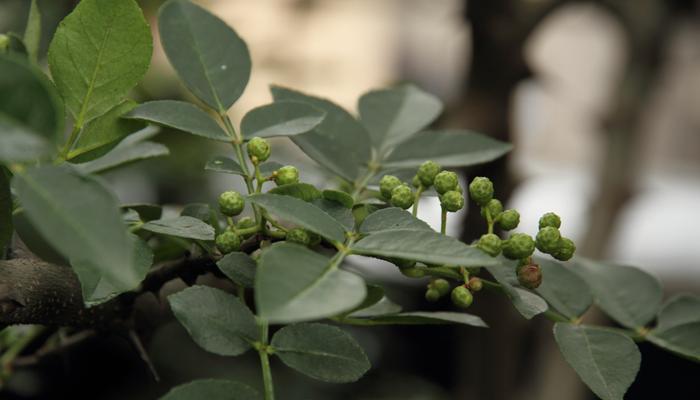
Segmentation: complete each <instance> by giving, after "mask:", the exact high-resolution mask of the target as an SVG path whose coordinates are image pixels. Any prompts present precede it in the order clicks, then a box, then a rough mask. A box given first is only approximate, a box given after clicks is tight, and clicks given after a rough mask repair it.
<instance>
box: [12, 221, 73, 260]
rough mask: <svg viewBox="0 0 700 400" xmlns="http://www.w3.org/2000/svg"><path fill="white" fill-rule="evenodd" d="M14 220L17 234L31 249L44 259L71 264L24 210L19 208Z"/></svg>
mask: <svg viewBox="0 0 700 400" xmlns="http://www.w3.org/2000/svg"><path fill="white" fill-rule="evenodd" d="M12 222H13V225H14V228H15V232H16V233H17V236H18V237H19V238H20V239H21V240H22V243H24V244H25V245H26V246H27V248H28V249H29V251H31V252H32V254H35V255H36V256H38V257H39V258H41V259H42V260H44V261H46V262H49V263H52V264H58V265H69V264H70V263H69V262H68V260H67V259H66V257H64V256H63V255H61V253H60V252H59V251H58V250H56V248H55V247H54V246H52V245H51V244H50V243H49V242H48V240H46V239H45V238H44V236H42V234H41V233H39V231H37V228H35V227H34V225H32V223H31V222H30V221H29V218H28V217H27V214H26V213H25V212H24V211H23V210H21V209H20V210H19V211H18V212H17V213H15V214H14V215H13V216H12Z"/></svg>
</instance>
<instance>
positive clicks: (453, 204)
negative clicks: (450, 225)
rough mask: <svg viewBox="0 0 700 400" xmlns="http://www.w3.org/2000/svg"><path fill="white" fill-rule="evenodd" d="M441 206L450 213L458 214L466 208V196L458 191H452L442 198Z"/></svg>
mask: <svg viewBox="0 0 700 400" xmlns="http://www.w3.org/2000/svg"><path fill="white" fill-rule="evenodd" d="M440 204H441V205H442V208H444V209H445V210H447V211H449V212H457V211H459V210H461V209H462V208H464V196H462V193H460V192H458V191H456V190H450V191H447V192H445V194H443V195H442V196H441V197H440Z"/></svg>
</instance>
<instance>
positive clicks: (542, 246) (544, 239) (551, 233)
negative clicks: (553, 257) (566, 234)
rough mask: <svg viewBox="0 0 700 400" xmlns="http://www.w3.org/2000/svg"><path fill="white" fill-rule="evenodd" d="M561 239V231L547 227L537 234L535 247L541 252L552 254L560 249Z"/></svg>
mask: <svg viewBox="0 0 700 400" xmlns="http://www.w3.org/2000/svg"><path fill="white" fill-rule="evenodd" d="M560 239H561V233H559V229H557V228H555V227H553V226H545V227H544V228H542V229H540V231H539V232H537V236H535V245H536V246H537V249H538V250H539V251H541V252H543V253H547V254H552V253H554V252H555V251H557V250H558V249H559V240H560Z"/></svg>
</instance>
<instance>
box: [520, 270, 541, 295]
mask: <svg viewBox="0 0 700 400" xmlns="http://www.w3.org/2000/svg"><path fill="white" fill-rule="evenodd" d="M516 273H517V275H518V282H519V283H520V284H521V285H522V286H523V287H526V288H528V289H537V288H538V287H539V286H540V285H541V284H542V269H541V268H540V266H539V265H537V264H525V265H520V266H518V269H517V270H516Z"/></svg>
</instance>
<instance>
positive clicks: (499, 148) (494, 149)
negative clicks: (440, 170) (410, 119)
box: [382, 129, 513, 168]
mask: <svg viewBox="0 0 700 400" xmlns="http://www.w3.org/2000/svg"><path fill="white" fill-rule="evenodd" d="M512 147H513V146H512V145H511V144H509V143H505V142H501V141H498V140H496V139H492V138H490V137H488V136H485V135H481V134H479V133H474V132H470V131H465V130H458V129H449V130H441V131H425V132H421V133H420V134H418V135H415V136H414V137H412V138H411V139H410V140H408V141H406V142H404V143H402V144H401V145H399V146H398V147H396V149H395V150H394V151H393V152H391V154H390V155H389V157H387V159H386V161H385V162H383V163H382V167H385V168H408V167H418V166H419V165H421V164H422V163H423V162H424V161H425V160H433V161H435V162H436V163H438V164H440V165H442V166H443V167H466V166H470V165H476V164H483V163H485V162H489V161H493V160H495V159H497V158H499V157H501V156H502V155H504V154H506V153H507V152H509V151H510V150H511V148H512Z"/></svg>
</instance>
